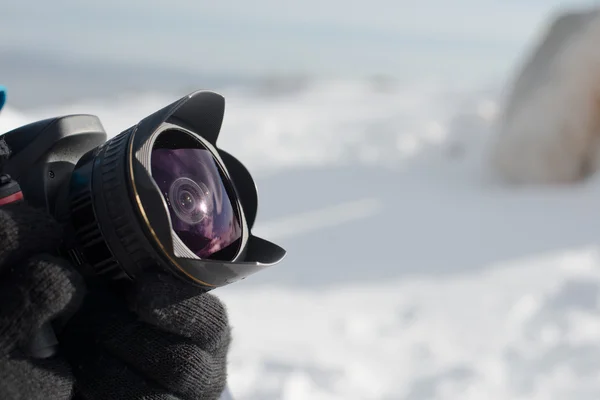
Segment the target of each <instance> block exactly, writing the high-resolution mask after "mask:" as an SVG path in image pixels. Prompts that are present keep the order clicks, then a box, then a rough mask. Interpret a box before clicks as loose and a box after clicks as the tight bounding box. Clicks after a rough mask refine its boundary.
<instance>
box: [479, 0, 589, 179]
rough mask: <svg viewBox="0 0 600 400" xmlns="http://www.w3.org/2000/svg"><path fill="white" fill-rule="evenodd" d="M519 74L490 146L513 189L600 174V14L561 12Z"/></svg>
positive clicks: (499, 170) (493, 161)
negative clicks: (521, 184)
mask: <svg viewBox="0 0 600 400" xmlns="http://www.w3.org/2000/svg"><path fill="white" fill-rule="evenodd" d="M542 33H543V35H542V38H541V40H540V41H539V42H538V43H536V44H535V46H534V48H533V50H532V51H531V53H530V54H529V55H528V57H527V58H526V59H525V63H524V65H523V66H522V67H521V68H520V69H519V70H518V71H517V73H516V77H515V79H514V81H513V82H512V85H511V86H510V88H509V90H508V93H507V97H506V98H505V101H504V103H505V104H504V109H503V112H502V114H501V115H500V117H499V119H498V121H497V126H496V128H497V129H496V132H495V133H496V135H495V137H494V138H493V140H492V141H491V143H492V147H491V155H490V160H491V164H492V169H493V171H494V173H495V174H496V175H498V176H499V177H501V178H503V179H505V180H507V181H509V182H512V183H529V184H553V183H554V184H556V183H570V182H575V181H579V180H581V179H583V178H585V177H586V176H588V175H590V174H592V173H594V172H596V171H597V170H598V169H599V168H600V10H599V9H592V10H587V11H578V12H569V13H562V14H560V15H558V16H557V17H555V18H554V19H553V20H552V21H551V23H550V26H549V28H548V29H546V30H545V32H542Z"/></svg>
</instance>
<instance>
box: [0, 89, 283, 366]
mask: <svg viewBox="0 0 600 400" xmlns="http://www.w3.org/2000/svg"><path fill="white" fill-rule="evenodd" d="M224 111H225V99H224V97H223V96H221V95H219V94H217V93H215V92H211V91H197V92H193V93H191V94H189V95H187V96H184V97H182V98H180V99H179V100H177V101H175V102H173V103H171V104H169V105H167V106H166V107H164V108H162V109H160V110H158V111H156V112H154V113H153V114H151V115H149V116H147V117H146V118H144V119H142V120H141V121H139V122H138V123H137V124H136V125H134V126H132V127H130V128H129V129H126V130H125V131H123V132H122V133H120V134H119V135H117V136H115V137H113V138H111V139H109V140H108V141H107V134H106V132H105V130H104V128H103V126H102V123H101V121H100V120H99V118H98V117H96V116H94V115H81V114H78V115H68V116H62V117H56V118H50V119H46V120H42V121H37V122H34V123H31V124H29V125H25V126H22V127H19V128H17V129H14V130H12V131H10V132H7V133H5V134H4V135H2V136H1V137H0V140H4V141H5V142H6V145H7V146H8V148H9V149H10V151H11V154H10V157H9V158H8V159H7V160H6V161H5V162H4V165H3V168H2V171H0V173H2V174H3V175H4V176H3V180H2V181H0V206H1V205H3V204H7V203H10V202H13V201H19V200H21V198H24V199H25V200H26V201H27V202H28V203H29V204H31V205H33V206H36V207H42V208H44V209H46V210H47V211H48V212H49V213H51V214H52V215H53V216H54V217H55V218H56V219H57V220H58V221H59V222H60V223H61V224H62V225H63V226H64V229H65V235H64V241H63V244H62V246H61V248H60V249H59V252H60V253H61V254H63V255H65V256H68V257H69V258H70V260H71V261H72V262H73V263H74V264H75V266H76V267H77V268H78V269H79V271H80V272H81V273H82V274H83V275H84V277H86V278H88V279H101V280H106V281H107V282H131V281H133V280H135V279H136V277H138V276H139V275H140V274H142V273H153V272H163V273H164V272H168V273H170V274H173V275H175V276H177V277H179V278H180V279H183V280H185V281H186V282H188V283H189V284H191V285H195V286H198V287H201V288H203V289H205V290H211V289H214V288H217V287H221V286H224V285H227V284H230V283H233V282H236V281H238V280H240V279H244V278H246V277H247V276H249V275H251V274H253V273H256V272H257V271H260V270H262V269H264V268H266V267H269V266H272V265H274V264H277V263H279V262H280V261H281V260H282V259H283V258H284V256H285V250H284V249H283V248H281V247H280V246H278V245H276V244H274V243H272V242H270V241H267V240H265V239H262V238H259V237H256V236H254V235H253V234H252V232H251V229H252V227H253V225H254V222H255V220H256V215H257V209H258V193H257V189H256V185H255V182H254V179H253V178H252V176H251V174H250V172H249V171H248V169H247V168H246V167H245V166H244V165H243V164H242V163H241V162H240V161H239V160H238V159H236V158H235V157H234V156H232V155H231V154H229V153H227V152H226V151H224V150H222V149H220V148H219V147H218V145H217V141H218V137H219V133H220V130H221V125H222V122H223V117H224ZM43 336H46V339H44V337H43ZM51 341H52V337H51V332H50V331H48V327H46V328H45V329H44V332H42V334H41V336H38V337H36V338H35V339H34V342H35V344H32V346H33V348H34V350H35V349H37V350H36V351H37V352H38V353H39V356H40V357H45V356H47V355H49V354H50V352H49V351H46V350H44V349H45V348H50V347H51V346H50V344H51V343H50V342H51Z"/></svg>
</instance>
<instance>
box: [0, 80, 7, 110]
mask: <svg viewBox="0 0 600 400" xmlns="http://www.w3.org/2000/svg"><path fill="white" fill-rule="evenodd" d="M4 103H6V88H5V87H4V86H2V85H0V110H2V107H4Z"/></svg>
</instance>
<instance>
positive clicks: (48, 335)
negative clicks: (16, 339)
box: [22, 323, 58, 359]
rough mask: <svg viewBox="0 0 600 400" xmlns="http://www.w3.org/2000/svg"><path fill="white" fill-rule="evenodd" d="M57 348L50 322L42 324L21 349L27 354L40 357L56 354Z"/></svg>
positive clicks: (56, 340)
mask: <svg viewBox="0 0 600 400" xmlns="http://www.w3.org/2000/svg"><path fill="white" fill-rule="evenodd" d="M57 348H58V339H57V338H56V334H55V333H54V330H53V329H52V325H50V323H46V324H44V325H42V327H41V328H40V330H39V331H37V332H36V333H35V334H34V335H33V337H32V338H31V339H30V340H29V341H27V343H25V345H24V348H23V349H22V350H23V351H24V352H25V353H26V354H27V355H28V356H30V357H33V358H36V359H42V358H49V357H52V356H53V355H54V354H56V351H57Z"/></svg>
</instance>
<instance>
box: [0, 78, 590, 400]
mask: <svg viewBox="0 0 600 400" xmlns="http://www.w3.org/2000/svg"><path fill="white" fill-rule="evenodd" d="M442 88H443V89H442ZM223 93H224V94H225V96H226V98H227V110H226V117H225V123H224V126H223V130H222V136H221V139H220V144H221V146H222V147H223V148H225V149H227V150H229V151H231V152H232V153H233V154H235V155H236V156H238V157H239V158H240V159H241V160H243V161H244V162H245V163H246V164H247V165H248V166H249V167H250V169H251V170H252V171H253V172H254V173H255V175H256V177H257V181H258V185H259V193H260V195H261V208H260V212H259V216H258V222H257V226H256V229H255V232H256V233H258V234H261V235H263V236H265V237H266V238H269V239H272V240H274V241H277V242H278V243H281V244H282V245H283V246H284V247H286V248H287V249H288V250H289V255H288V257H287V258H286V259H285V260H284V262H283V263H282V264H280V265H279V266H277V267H274V268H272V269H271V270H267V271H264V272H261V273H260V274H258V275H256V276H253V277H251V278H249V279H247V280H246V281H244V282H240V283H237V284H235V285H232V286H231V287H228V288H223V289H219V290H218V291H217V292H216V293H220V295H221V297H222V298H223V299H224V301H225V302H226V303H227V305H228V307H229V310H230V315H231V323H232V325H233V327H234V342H233V348H232V352H231V359H230V362H231V367H230V374H231V379H230V385H231V390H232V392H233V394H234V395H235V397H236V399H239V400H246V399H247V400H260V399H263V400H275V399H280V400H304V399H311V400H321V399H322V400H330V399H331V400H333V399H336V400H337V399H357V400H362V399H364V400H371V399H381V400H391V399H411V400H416V399H419V400H421V399H453V400H454V399H474V400H475V399H476V400H481V399H490V400H492V399H503V400H509V399H510V400H513V399H540V400H549V399H578V400H583V399H597V398H598V396H599V395H600V313H599V312H598V311H599V310H598V309H599V308H600V297H599V296H600V252H599V250H600V248H599V247H598V239H599V238H600V211H599V210H600V184H598V182H594V181H591V182H589V183H586V184H581V185H571V186H562V187H545V188H542V187H537V188H536V187H522V188H511V187H506V186H502V185H500V184H498V183H495V182H494V181H493V179H491V178H490V177H489V176H488V174H487V169H486V165H487V164H486V162H485V161H486V157H487V151H486V146H485V145H486V143H487V141H488V139H489V137H490V132H491V125H492V123H493V121H494V119H495V118H496V115H497V109H498V107H497V100H498V97H497V93H496V91H495V90H475V89H469V88H462V89H459V90H452V89H448V85H447V84H445V85H442V84H439V83H436V82H431V83H429V84H420V85H414V86H411V87H408V86H393V85H392V86H385V87H383V88H382V87H376V86H373V85H371V84H367V83H365V82H315V83H313V84H312V85H310V86H309V87H307V88H305V89H304V90H302V91H300V92H295V93H289V94H277V95H275V94H272V95H261V96H257V95H256V94H255V93H252V92H251V91H249V90H248V89H243V90H242V89H234V88H231V89H227V90H225V91H224V92H223ZM175 98H176V96H174V97H166V96H164V95H156V94H151V93H150V94H148V95H147V96H139V95H137V96H131V97H127V96H123V97H121V98H118V99H114V100H113V101H111V102H110V103H108V102H99V101H92V100H90V101H81V102H79V103H78V104H74V105H69V106H63V107H60V108H55V109H48V108H47V109H44V110H33V111H28V112H27V113H26V114H20V113H19V112H18V111H17V110H14V109H11V108H10V107H9V108H8V109H6V110H3V111H2V114H1V115H0V131H3V130H6V129H8V128H9V127H12V126H16V125H18V124H21V123H24V122H26V121H30V120H33V119H37V118H42V117H47V116H51V115H55V114H64V113H71V112H86V113H94V114H97V115H99V116H100V117H101V118H102V120H103V122H104V124H105V127H106V129H107V130H108V131H109V132H110V133H111V134H113V135H114V134H117V133H118V132H120V131H121V130H123V129H124V128H126V127H128V126H129V125H131V124H133V123H135V122H136V121H137V120H138V119H139V118H141V117H143V116H144V115H146V114H148V113H150V112H152V111H154V110H156V109H158V108H160V107H162V106H164V105H165V104H166V103H168V102H170V101H172V100H174V99H175ZM9 104H10V100H9Z"/></svg>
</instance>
